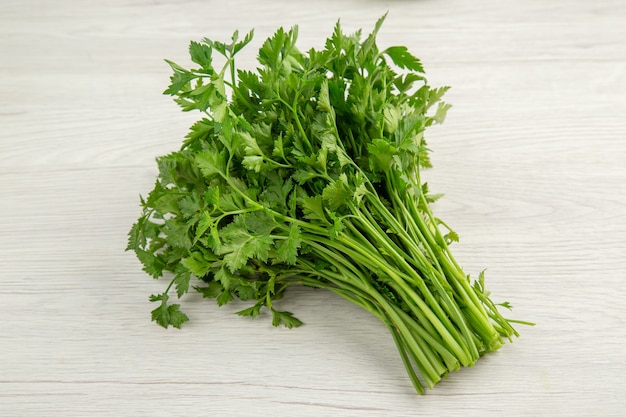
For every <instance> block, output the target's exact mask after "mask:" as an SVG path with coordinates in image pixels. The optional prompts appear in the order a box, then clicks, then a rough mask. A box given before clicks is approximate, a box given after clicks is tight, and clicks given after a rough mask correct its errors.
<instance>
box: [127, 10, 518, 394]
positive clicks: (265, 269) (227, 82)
mask: <svg viewBox="0 0 626 417" xmlns="http://www.w3.org/2000/svg"><path fill="white" fill-rule="evenodd" d="M383 20H384V16H383V18H381V19H380V20H379V21H378V22H377V23H376V26H375V29H374V31H373V32H372V33H371V34H369V36H367V37H365V39H364V40H362V34H361V31H358V32H356V33H354V34H350V35H347V34H345V33H343V32H342V29H341V27H340V25H339V23H337V25H336V26H335V28H334V31H333V33H332V36H331V37H330V38H329V39H327V40H326V43H325V47H324V49H322V50H315V49H311V50H309V51H308V52H301V51H300V50H299V49H298V48H297V47H296V39H297V35H298V32H297V27H294V28H292V29H291V30H288V31H286V30H284V29H279V30H278V31H277V32H276V33H275V34H274V35H273V36H272V37H270V38H269V39H267V40H266V41H265V42H264V43H263V45H262V47H261V48H260V50H259V54H258V62H259V64H260V66H259V68H258V69H257V70H256V71H255V72H252V71H246V70H241V69H237V68H236V66H235V56H236V55H237V53H239V52H240V51H241V50H242V49H243V48H244V47H245V46H246V45H247V44H248V43H249V42H250V41H251V40H252V32H250V33H248V34H247V35H246V36H245V37H244V38H243V40H241V41H240V40H239V37H238V33H237V32H235V34H234V35H233V37H232V42H230V43H222V42H217V41H213V40H210V39H204V40H203V41H202V42H191V44H190V47H189V52H190V55H191V60H192V61H193V62H194V63H195V64H197V67H196V68H194V69H186V68H184V67H182V66H180V65H177V64H175V63H173V62H170V61H168V63H169V65H170V66H171V68H172V69H173V75H172V77H171V84H170V86H169V88H168V89H167V90H166V91H165V93H166V94H169V95H172V96H175V101H176V102H177V103H178V104H179V105H180V106H181V107H182V109H183V111H191V110H198V111H200V112H201V113H202V115H203V116H202V119H201V120H199V121H198V122H197V123H195V124H194V125H193V126H192V127H191V129H190V132H189V134H188V135H187V136H186V140H185V141H184V143H183V145H182V147H181V149H180V150H179V151H177V152H173V153H171V154H169V155H166V156H162V157H160V158H158V159H157V162H158V168H159V175H158V178H157V181H156V184H155V186H154V189H153V190H152V191H151V192H150V193H149V194H148V195H147V197H146V198H145V199H144V198H142V199H141V205H142V207H143V213H142V216H141V217H140V218H139V219H138V220H137V222H136V223H135V224H134V225H133V227H132V229H131V231H130V233H129V243H128V249H130V250H134V251H135V253H136V254H137V257H138V258H139V260H140V261H141V263H142V264H143V266H144V270H145V271H146V272H147V273H148V274H150V275H152V276H153V277H154V278H159V277H161V276H163V275H164V274H165V273H166V272H167V275H168V276H170V277H172V279H171V282H170V284H169V286H168V287H167V289H166V290H165V291H164V292H163V293H162V294H158V295H152V296H151V298H150V300H151V301H152V302H155V303H157V304H158V307H157V308H155V309H154V310H153V311H152V319H153V320H155V321H156V322H157V323H158V324H160V325H161V326H163V327H168V326H169V325H171V326H174V327H180V326H181V324H183V323H184V322H186V321H187V320H188V317H187V316H186V315H185V314H184V313H183V312H182V311H181V310H180V305H179V304H174V303H171V302H170V297H171V296H170V290H172V288H173V289H174V290H175V292H176V294H177V296H178V297H179V298H180V297H181V296H182V295H183V294H185V293H187V292H188V291H189V289H190V286H191V285H192V284H191V280H192V278H194V280H196V279H197V285H195V286H193V289H195V290H196V291H198V292H200V293H201V294H202V295H203V296H204V297H207V298H215V299H216V300H217V304H219V305H223V304H225V303H228V302H230V301H231V300H233V299H234V298H238V299H240V300H244V301H249V302H250V306H249V307H248V308H245V309H244V310H242V311H240V312H239V313H238V314H240V315H242V316H251V317H255V316H258V315H259V314H261V312H262V309H263V308H266V309H268V310H269V311H270V312H271V315H272V317H273V324H274V325H280V324H283V325H285V326H287V327H295V326H299V325H300V324H302V323H301V322H300V320H298V319H297V318H296V317H294V316H293V315H292V314H291V313H290V312H286V311H280V310H278V309H277V306H276V300H278V299H279V298H281V296H282V295H283V294H284V292H285V291H286V290H287V288H288V287H289V286H291V285H306V286H309V287H314V288H324V289H327V290H329V291H332V292H334V293H335V294H337V295H339V296H341V297H344V298H345V299H347V300H350V301H351V302H353V303H355V304H357V305H359V306H361V307H362V308H364V309H365V310H367V311H369V312H370V313H372V314H374V315H375V316H376V317H377V318H378V319H380V320H381V321H382V322H383V323H384V324H385V325H387V326H388V328H389V330H390V332H391V335H392V336H393V339H394V341H395V343H396V345H397V347H398V350H399V352H400V356H401V358H402V360H403V361H404V364H405V367H406V369H407V372H408V375H409V377H410V379H411V381H412V382H413V384H414V386H415V388H416V390H417V391H418V392H420V393H421V392H423V391H424V387H423V383H424V382H425V384H426V385H427V386H428V387H433V386H434V384H435V383H436V382H437V381H439V380H440V379H441V378H442V377H443V376H445V375H446V374H447V373H448V372H450V371H454V370H457V369H459V368H460V367H461V366H470V365H472V364H473V363H474V362H475V361H476V360H477V359H479V357H480V356H481V355H483V354H485V353H486V352H489V351H492V350H495V349H498V348H499V347H500V346H501V344H502V339H503V338H509V339H510V338H511V336H513V335H517V332H516V331H515V330H514V329H513V328H512V326H511V324H510V323H511V322H512V320H507V319H505V318H503V316H502V315H501V314H500V313H499V312H498V310H497V308H496V305H495V304H494V303H493V302H492V301H491V300H490V298H489V293H488V292H487V291H486V290H485V287H484V277H483V275H482V274H481V276H480V277H479V279H478V280H477V281H475V282H473V283H472V282H471V280H470V277H469V276H466V274H465V273H464V272H463V270H462V269H461V267H460V266H459V265H458V264H457V262H456V261H455V259H454V257H453V256H452V254H451V252H450V250H449V245H450V244H451V243H452V242H454V241H457V240H458V236H457V235H456V233H455V232H454V231H452V230H451V229H450V228H449V227H448V226H447V225H446V224H445V223H444V222H443V221H442V220H440V219H439V218H437V217H435V216H434V215H433V213H432V211H431V209H430V207H429V203H431V202H433V201H434V200H435V199H436V198H437V196H435V195H431V194H429V192H428V187H427V185H426V183H424V182H422V180H421V178H420V169H422V168H425V167H429V166H430V162H429V158H428V152H429V149H428V148H427V145H426V142H425V139H424V132H425V130H426V128H427V127H429V126H431V125H433V124H436V123H441V122H442V121H443V120H444V117H445V115H446V111H447V110H448V108H449V105H448V104H445V103H444V102H442V101H440V100H441V97H442V96H443V94H444V93H445V92H446V90H447V88H446V87H443V88H432V87H430V86H429V85H428V83H427V80H426V78H425V75H424V69H423V68H422V64H421V62H420V61H419V60H418V59H417V58H416V57H414V56H413V55H412V54H411V53H409V51H408V49H407V48H406V47H404V46H394V47H390V48H387V49H384V50H382V51H381V50H379V48H378V47H377V45H376V34H377V32H378V31H379V29H380V27H381V25H382V23H383ZM214 55H215V56H214ZM218 61H220V64H219V65H218V64H217V62H218ZM504 306H505V307H508V305H507V304H506V303H505V304H504Z"/></svg>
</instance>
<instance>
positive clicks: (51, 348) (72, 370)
mask: <svg viewBox="0 0 626 417" xmlns="http://www.w3.org/2000/svg"><path fill="white" fill-rule="evenodd" d="M386 10H389V16H388V19H387V22H386V24H385V26H383V29H382V31H381V33H380V36H379V42H380V43H381V44H383V45H393V44H400V45H407V46H409V48H410V50H411V51H412V52H414V53H415V54H416V55H418V56H419V57H420V58H421V59H422V60H423V62H424V64H425V66H426V69H427V72H428V74H429V81H430V82H431V84H433V85H444V84H447V85H451V86H452V87H453V88H452V90H451V91H450V92H449V94H448V96H447V101H449V102H451V103H452V104H453V105H454V107H453V108H452V110H451V111H450V113H449V117H448V119H447V121H446V123H445V124H444V125H443V126H441V127H438V128H435V129H432V131H431V132H430V144H431V147H432V148H433V150H434V154H433V160H434V164H435V168H434V169H433V170H431V171H430V172H429V174H428V175H429V182H430V185H431V188H433V189H434V190H435V191H438V192H439V191H441V192H444V193H446V198H445V199H443V200H442V201H441V202H439V203H437V205H436V206H435V210H436V211H437V213H438V214H440V216H441V217H442V218H444V219H445V220H446V221H447V222H449V223H450V224H452V225H453V227H455V229H456V230H457V231H458V232H459V234H460V236H461V243H459V244H457V246H456V248H455V254H456V255H457V257H458V259H459V260H460V262H461V264H462V265H464V267H465V269H466V271H467V272H469V273H472V274H477V273H478V272H479V271H480V270H482V269H483V268H487V279H488V285H489V287H490V289H491V290H492V292H493V294H494V297H495V298H496V299H497V300H500V301H503V300H508V301H510V302H511V303H512V304H513V305H514V306H515V309H514V311H513V316H514V317H516V318H519V319H525V320H531V321H535V322H536V323H537V326H536V327H533V328H525V327H520V328H519V330H520V332H521V333H522V337H521V338H520V339H517V340H516V341H515V342H514V343H513V344H510V345H507V346H505V347H504V348H503V349H501V350H500V351H498V352H497V353H494V354H490V355H488V356H486V357H484V358H483V359H481V360H480V361H479V362H478V364H477V365H476V366H475V367H473V368H469V369H464V370H462V371H461V372H459V373H455V374H454V375H451V376H450V377H449V379H448V380H446V381H444V382H442V383H440V384H439V385H438V386H437V387H436V388H435V389H434V390H431V391H429V392H428V393H427V394H426V395H424V396H417V395H415V394H414V392H413V389H412V387H411V384H410V382H409V380H408V378H407V377H406V375H405V371H404V368H403V366H402V363H401V361H400V359H399V357H398V355H397V352H396V350H395V346H394V345H393V341H392V339H391V337H390V336H389V335H388V333H387V330H386V329H385V328H384V326H383V325H382V324H380V323H379V322H377V321H376V319H375V318H374V317H371V316H370V315H369V314H367V313H365V312H363V311H361V310H359V309H358V308H357V307H355V306H353V305H351V304H349V303H347V302H345V301H344V300H342V299H338V298H337V297H335V296H333V295H332V294H330V293H326V292H322V291H309V290H304V289H301V290H296V291H293V292H292V293H291V294H290V295H289V296H288V297H287V298H286V299H285V300H284V302H283V307H285V309H288V310H291V311H293V312H295V313H297V315H298V317H300V318H301V319H303V320H304V321H305V323H306V325H305V326H303V327H301V328H299V329H295V330H286V329H277V328H273V327H272V326H271V324H270V320H269V319H268V318H267V317H261V318H257V319H256V320H254V321H253V320H249V319H246V318H241V317H238V316H236V315H234V314H233V312H234V311H236V310H237V309H238V307H239V306H226V307H223V308H218V307H217V306H216V305H215V304H213V303H211V302H207V301H203V300H200V299H199V297H197V296H190V297H187V298H186V299H185V300H184V301H183V304H184V308H185V309H186V311H187V312H188V313H189V314H190V316H191V322H189V323H188V325H187V326H186V327H184V328H183V329H182V330H168V331H166V330H164V329H162V328H160V327H158V326H156V325H155V324H154V323H151V322H150V318H149V311H150V309H151V308H152V307H153V306H151V305H150V303H148V300H147V297H148V295H149V294H150V293H154V292H158V291H159V290H160V289H161V288H163V285H164V284H165V283H164V282H160V281H153V280H152V279H150V278H149V277H148V276H147V275H145V274H144V273H143V272H142V271H141V270H140V266H139V264H138V262H137V261H136V259H135V258H134V256H133V255H132V254H131V253H125V252H124V251H123V249H124V246H125V243H126V233H127V231H128V229H129V227H130V225H131V224H132V223H133V221H134V220H135V219H136V217H137V216H138V215H139V206H138V203H139V201H138V196H139V194H142V193H146V192H147V191H149V189H150V188H151V186H152V184H153V181H154V177H155V173H156V166H155V163H154V158H155V157H156V156H158V155H161V154H164V153H167V152H169V151H171V150H174V149H176V148H178V146H179V144H180V141H181V140H182V137H183V136H184V134H185V133H186V131H187V128H188V126H189V125H190V124H191V122H192V121H193V120H194V119H195V117H196V115H192V114H182V113H181V112H180V111H179V110H178V108H177V107H176V105H175V104H173V103H172V102H171V101H170V99H169V98H167V97H165V96H163V95H161V92H162V91H163V90H164V89H165V87H166V86H167V83H168V77H169V68H168V67H167V66H166V65H165V64H164V62H163V59H164V58H169V59H173V60H175V61H180V62H185V63H186V62H188V59H187V51H186V49H187V45H188V42H189V41H190V40H192V39H194V40H199V39H201V38H202V37H204V36H208V37H211V38H213V39H224V40H226V39H228V37H229V36H230V34H231V33H232V31H233V30H235V29H240V30H241V31H247V30H248V29H250V28H253V27H254V28H255V30H256V39H255V41H254V43H253V45H254V49H256V48H257V47H258V46H259V45H260V42H261V41H262V40H263V39H265V37H267V36H269V35H270V34H271V33H272V32H273V31H274V30H275V29H276V28H277V27H278V26H280V25H284V26H291V25H294V24H298V25H299V26H300V45H301V46H302V47H303V48H308V47H311V46H316V47H318V46H321V45H322V42H323V40H324V39H325V38H326V36H328V35H329V34H330V33H331V31H332V27H333V24H334V23H335V21H336V20H337V19H338V18H341V20H342V23H343V25H344V27H345V28H346V29H347V30H350V31H352V30H355V29H357V28H360V27H362V28H364V29H365V30H366V31H368V30H369V29H371V27H372V26H373V23H374V21H375V20H376V19H377V18H378V17H379V16H381V15H382V14H383V13H384V12H385V11H386ZM253 58H254V53H252V52H250V53H249V54H248V58H247V59H248V63H249V64H250V65H252V64H253ZM625 166H626V3H625V2H623V1H617V0H616V1H589V0H585V1H576V0H571V1H567V0H554V1H551V2H546V1H540V0H524V1H521V0H519V1H506V2H502V1H495V0H477V1H472V2H465V1H461V0H430V1H373V0H371V1H357V0H345V1H337V0H333V1H330V0H318V1H309V2H298V1H277V0H272V1H263V2H261V1H251V0H250V1H244V0H240V1H231V2H227V1H208V0H206V1H174V0H169V1H168V0H158V1H157V0H153V1H149V0H132V1H122V0H115V1H106V2H105V1H100V2H96V1H94V2H87V1H84V2H83V1H79V0H74V1H71V0H57V1H44V0H32V1H25V0H3V1H2V2H1V3H0V280H1V281H0V311H1V318H0V416H3V417H4V416H7V417H8V416H16V417H27V416H47V417H54V416H150V417H155V416H185V417H192V416H237V417H241V416H326V415H327V416H385V417H388V416H418V415H419V416H435V415H437V416H503V415H507V416H509V417H515V416H623V415H626V411H625V410H626V395H625V394H624V391H625V390H626V376H625V375H626V353H625V352H626V349H625V348H624V345H625V344H626V343H625V342H626V289H625V288H626V284H625V282H626V168H625Z"/></svg>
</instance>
